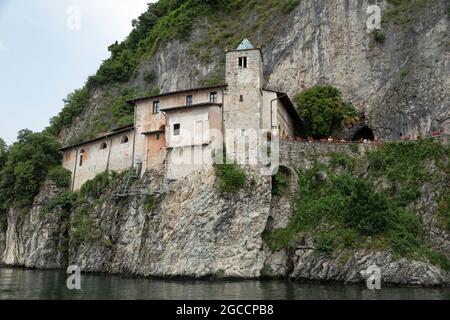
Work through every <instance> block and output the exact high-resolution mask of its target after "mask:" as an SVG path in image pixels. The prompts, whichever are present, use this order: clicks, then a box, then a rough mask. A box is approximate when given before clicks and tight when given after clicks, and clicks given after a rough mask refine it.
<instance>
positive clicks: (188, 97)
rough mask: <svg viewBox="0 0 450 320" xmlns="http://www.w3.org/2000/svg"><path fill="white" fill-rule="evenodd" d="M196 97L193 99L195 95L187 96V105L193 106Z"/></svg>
mask: <svg viewBox="0 0 450 320" xmlns="http://www.w3.org/2000/svg"><path fill="white" fill-rule="evenodd" d="M193 100H194V99H193V97H192V96H191V95H190V96H187V97H186V105H187V106H192V101H193Z"/></svg>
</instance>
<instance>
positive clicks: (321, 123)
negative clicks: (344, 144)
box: [295, 85, 356, 137]
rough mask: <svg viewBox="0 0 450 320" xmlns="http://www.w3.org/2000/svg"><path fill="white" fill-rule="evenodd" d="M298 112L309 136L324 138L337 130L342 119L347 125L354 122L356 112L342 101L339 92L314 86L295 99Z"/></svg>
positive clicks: (349, 104)
mask: <svg viewBox="0 0 450 320" xmlns="http://www.w3.org/2000/svg"><path fill="white" fill-rule="evenodd" d="M295 101H296V103H297V106H298V111H299V113H300V115H301V116H302V118H303V120H304V121H305V125H306V130H307V133H308V134H309V135H312V136H315V137H324V136H329V135H331V133H332V131H333V130H334V129H336V128H339V127H340V126H341V124H342V120H344V117H346V119H347V123H351V122H353V121H354V120H355V117H356V116H355V114H356V110H355V108H354V106H353V105H352V104H351V103H347V104H345V103H344V102H343V101H342V94H341V92H340V91H339V90H338V89H336V88H334V87H331V86H327V85H325V86H316V87H313V88H311V89H307V90H305V91H303V92H302V93H300V94H298V95H297V96H296V97H295Z"/></svg>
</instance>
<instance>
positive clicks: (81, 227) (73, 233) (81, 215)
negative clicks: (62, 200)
mask: <svg viewBox="0 0 450 320" xmlns="http://www.w3.org/2000/svg"><path fill="white" fill-rule="evenodd" d="M93 211H94V210H93V208H92V205H91V204H90V203H89V202H88V200H86V199H82V198H81V199H80V200H79V201H78V203H77V207H76V209H75V213H74V216H73V219H72V220H71V225H70V230H69V237H70V239H71V240H72V241H74V242H75V243H79V242H83V241H95V240H98V239H99V238H100V235H99V233H98V231H97V230H96V229H95V221H94V219H93V217H92V216H91V213H92V212H93Z"/></svg>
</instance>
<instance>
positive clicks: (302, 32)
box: [264, 0, 450, 139]
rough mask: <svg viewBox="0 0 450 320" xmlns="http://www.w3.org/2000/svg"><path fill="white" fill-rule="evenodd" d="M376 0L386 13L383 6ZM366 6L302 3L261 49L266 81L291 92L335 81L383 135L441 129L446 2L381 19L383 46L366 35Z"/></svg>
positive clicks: (447, 87)
mask: <svg viewBox="0 0 450 320" xmlns="http://www.w3.org/2000/svg"><path fill="white" fill-rule="evenodd" d="M378 2H379V3H380V6H382V16H383V17H386V15H387V14H388V13H389V11H388V8H389V7H386V2H385V1H378ZM370 4H373V1H368V0H362V1H344V0H339V1H327V0H318V1H301V2H300V5H299V6H298V7H297V8H296V9H295V10H294V12H292V13H291V15H290V22H289V23H287V24H286V27H285V28H284V29H283V31H282V32H281V34H279V35H278V36H276V37H275V38H274V40H273V41H272V42H271V44H270V45H269V46H268V47H266V48H264V58H265V61H266V70H265V73H266V75H267V77H268V86H269V87H272V88H276V89H278V90H282V91H287V92H288V93H289V94H291V95H295V94H296V93H298V92H299V91H301V90H303V88H309V87H312V86H314V85H316V84H318V83H327V84H330V85H333V86H336V87H337V88H340V89H341V90H342V92H343V94H344V98H345V99H346V100H347V101H352V102H353V103H354V105H355V106H356V107H357V108H358V109H359V110H360V111H364V112H366V114H367V116H368V118H367V119H366V120H367V122H368V124H369V125H370V126H371V127H372V128H373V129H374V131H375V134H376V135H377V136H378V137H380V138H383V139H398V138H400V134H402V135H403V136H407V135H412V136H417V135H422V136H423V135H424V134H425V133H429V132H430V129H434V130H440V129H443V127H444V126H445V125H446V126H447V127H448V125H449V122H448V120H447V122H442V121H444V119H446V118H448V116H449V113H448V112H449V111H448V106H449V104H450V96H449V94H448V92H449V91H450V77H449V74H450V64H449V63H448V61H449V60H450V59H449V58H450V50H449V43H448V36H449V34H450V26H449V22H450V19H449V17H448V15H447V13H446V12H447V10H448V1H446V0H437V1H428V2H427V4H426V5H424V6H423V7H419V8H417V9H415V12H416V13H417V14H418V16H417V17H413V18H412V19H411V20H410V21H409V22H408V23H395V21H396V20H397V19H399V18H398V17H395V16H394V17H392V18H390V19H389V18H388V19H385V20H383V22H382V30H383V33H384V34H385V36H386V40H385V42H384V43H377V42H376V41H375V40H374V37H373V35H371V34H369V33H368V32H367V27H366V21H367V19H368V17H369V15H368V14H367V8H368V6H369V5H370Z"/></svg>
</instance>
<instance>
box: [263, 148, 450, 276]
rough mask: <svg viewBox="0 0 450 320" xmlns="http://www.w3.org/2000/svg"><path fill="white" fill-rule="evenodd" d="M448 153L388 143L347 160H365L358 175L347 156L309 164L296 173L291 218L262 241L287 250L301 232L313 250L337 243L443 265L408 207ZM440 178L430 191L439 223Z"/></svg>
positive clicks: (438, 173) (444, 209)
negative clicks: (436, 196) (435, 194)
mask: <svg viewBox="0 0 450 320" xmlns="http://www.w3.org/2000/svg"><path fill="white" fill-rule="evenodd" d="M449 152H450V148H449V147H444V146H442V145H441V144H439V143H436V142H434V141H432V140H423V141H415V142H409V143H388V144H385V145H383V146H381V147H380V148H378V149H377V150H374V151H372V152H371V153H369V154H368V155H367V156H366V157H365V158H364V159H358V158H356V157H355V158H353V159H351V163H355V164H357V167H358V168H363V167H367V163H370V167H369V169H368V171H367V172H365V174H361V172H360V171H359V170H355V169H354V166H353V165H351V166H348V162H349V160H348V159H345V161H344V157H343V156H338V155H333V160H332V161H331V162H330V164H329V165H325V164H319V163H316V164H315V165H314V167H313V168H311V169H309V170H304V171H301V172H300V173H299V190H300V191H301V193H300V194H299V195H298V198H297V200H296V205H295V211H294V216H293V218H292V220H291V222H290V223H289V225H288V226H287V227H286V228H284V229H277V230H271V231H270V230H268V231H266V232H265V233H264V239H265V241H266V243H267V244H268V245H269V247H270V248H271V249H272V250H275V251H276V250H280V249H282V248H289V247H293V248H295V246H296V245H297V243H298V242H299V241H300V240H301V239H304V238H305V237H309V238H312V239H314V241H315V246H316V250H317V251H318V252H322V253H325V254H331V253H333V252H335V250H336V249H338V248H339V249H344V248H373V249H381V250H392V251H393V252H394V253H396V254H398V255H401V256H407V257H411V258H415V259H425V260H428V261H430V262H431V263H435V264H438V265H440V266H441V267H442V268H444V269H445V268H448V267H450V264H449V261H448V259H446V258H445V256H443V255H441V254H439V253H437V252H435V251H433V250H432V249H431V245H430V244H428V243H427V242H426V239H425V238H424V237H423V228H422V224H421V223H420V221H419V219H418V217H417V216H416V214H415V213H414V212H412V211H411V207H410V205H411V204H412V203H413V202H414V201H416V200H417V199H418V198H419V197H420V196H421V189H422V186H424V185H425V184H428V185H429V184H430V183H431V185H432V184H433V181H440V182H439V183H440V184H442V183H444V182H443V181H442V179H443V178H444V177H443V176H442V173H444V172H446V173H448V172H449V171H448V168H449V162H448V159H449V158H450V153H449ZM360 161H363V163H361V162H360ZM337 167H339V168H337ZM433 168H434V169H433ZM337 169H339V170H337ZM342 169H344V170H343V171H342ZM430 170H431V171H430ZM433 172H434V173H433ZM324 173H326V174H324ZM324 177H325V178H324ZM436 179H439V180H436ZM446 179H448V178H446ZM380 181H384V182H383V183H382V184H380ZM440 184H438V185H437V186H436V188H438V189H437V190H436V192H439V193H441V194H442V195H443V197H442V201H441V203H440V206H439V209H438V210H437V211H438V212H437V214H438V216H439V217H440V220H441V225H442V227H443V229H446V228H447V226H448V225H450V223H449V221H450V218H449V217H450V214H449V212H448V197H447V196H446V195H447V193H446V192H443V190H442V187H441V186H440ZM444 191H445V190H444Z"/></svg>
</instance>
